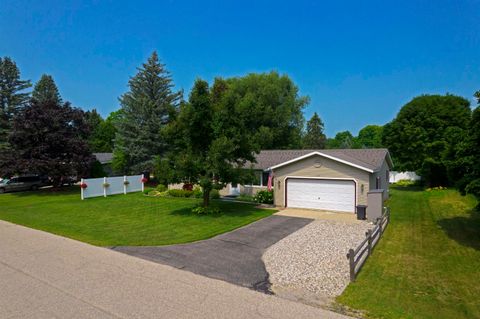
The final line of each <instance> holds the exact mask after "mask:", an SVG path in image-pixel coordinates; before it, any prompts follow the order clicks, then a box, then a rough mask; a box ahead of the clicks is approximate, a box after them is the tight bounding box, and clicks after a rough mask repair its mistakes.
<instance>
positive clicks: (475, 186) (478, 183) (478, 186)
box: [465, 178, 480, 205]
mask: <svg viewBox="0 0 480 319" xmlns="http://www.w3.org/2000/svg"><path fill="white" fill-rule="evenodd" d="M465 191H466V192H467V193H468V194H473V195H475V196H477V197H478V198H479V199H480V178H479V179H475V180H473V181H472V182H470V184H468V185H467V187H466V188H465ZM479 205H480V204H479Z"/></svg>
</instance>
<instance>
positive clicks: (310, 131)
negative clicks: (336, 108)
mask: <svg viewBox="0 0 480 319" xmlns="http://www.w3.org/2000/svg"><path fill="white" fill-rule="evenodd" d="M323 129H324V124H323V122H322V119H321V118H320V116H318V114H317V112H315V113H314V114H313V115H312V117H311V118H310V120H308V122H307V131H306V133H305V136H304V137H303V147H304V148H306V149H323V148H325V140H326V137H325V134H324V133H323Z"/></svg>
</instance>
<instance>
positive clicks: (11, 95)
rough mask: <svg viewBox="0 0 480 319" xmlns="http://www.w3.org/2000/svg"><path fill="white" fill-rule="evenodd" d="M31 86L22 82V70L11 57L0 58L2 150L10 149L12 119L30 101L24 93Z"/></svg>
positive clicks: (0, 136) (26, 82) (0, 131)
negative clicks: (9, 135) (8, 141)
mask: <svg viewBox="0 0 480 319" xmlns="http://www.w3.org/2000/svg"><path fill="white" fill-rule="evenodd" d="M30 86H31V83H30V81H25V80H20V70H19V69H18V67H17V65H16V63H15V62H14V61H13V60H12V59H10V58H9V57H4V58H1V57H0V150H2V149H7V148H8V143H7V139H8V134H9V133H10V131H11V127H12V118H13V116H14V115H15V114H16V113H17V111H18V110H19V109H20V108H21V107H23V106H24V105H25V104H26V103H27V102H28V99H29V93H25V92H22V91H24V90H25V89H27V88H29V87H30Z"/></svg>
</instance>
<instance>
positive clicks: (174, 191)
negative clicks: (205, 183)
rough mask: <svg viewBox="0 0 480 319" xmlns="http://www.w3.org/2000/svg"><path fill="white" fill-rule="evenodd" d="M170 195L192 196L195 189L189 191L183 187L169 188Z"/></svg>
mask: <svg viewBox="0 0 480 319" xmlns="http://www.w3.org/2000/svg"><path fill="white" fill-rule="evenodd" d="M168 195H170V196H172V197H191V196H192V195H193V191H187V190H183V189H170V190H168Z"/></svg>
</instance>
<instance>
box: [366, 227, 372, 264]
mask: <svg viewBox="0 0 480 319" xmlns="http://www.w3.org/2000/svg"><path fill="white" fill-rule="evenodd" d="M365 235H366V236H367V238H368V240H367V243H368V255H367V257H368V256H370V254H371V253H372V230H371V229H369V230H367V232H366V234H365Z"/></svg>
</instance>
